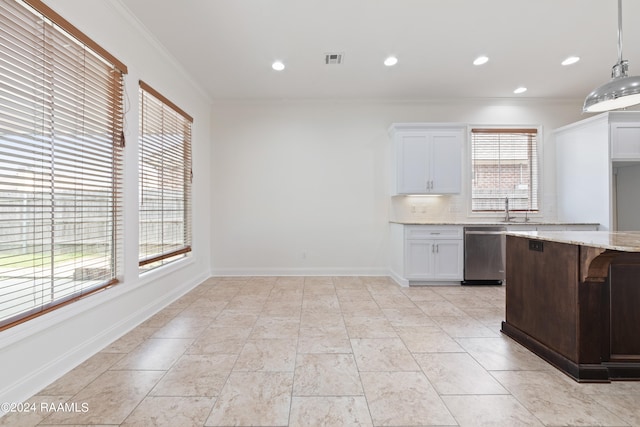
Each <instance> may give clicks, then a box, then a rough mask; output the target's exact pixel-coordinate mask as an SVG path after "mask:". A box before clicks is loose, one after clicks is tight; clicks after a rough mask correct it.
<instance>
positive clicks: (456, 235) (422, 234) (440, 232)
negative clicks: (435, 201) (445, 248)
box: [405, 225, 462, 240]
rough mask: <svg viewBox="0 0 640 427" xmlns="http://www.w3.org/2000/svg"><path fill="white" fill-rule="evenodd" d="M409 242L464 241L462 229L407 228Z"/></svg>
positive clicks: (418, 226) (417, 226) (416, 226)
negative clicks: (428, 240) (425, 240)
mask: <svg viewBox="0 0 640 427" xmlns="http://www.w3.org/2000/svg"><path fill="white" fill-rule="evenodd" d="M405 233H406V238H407V239H408V240H420V239H430V240H433V239H462V227H432V226H420V225H415V226H407V228H406V230H405Z"/></svg>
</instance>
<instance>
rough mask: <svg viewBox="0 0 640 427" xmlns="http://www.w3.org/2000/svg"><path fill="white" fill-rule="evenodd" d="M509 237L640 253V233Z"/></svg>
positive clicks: (553, 233) (550, 233) (514, 233)
mask: <svg viewBox="0 0 640 427" xmlns="http://www.w3.org/2000/svg"><path fill="white" fill-rule="evenodd" d="M506 234H507V235H508V236H518V237H526V238H529V239H536V240H548V241H551V242H558V243H569V244H572V245H582V246H591V247H594V248H601V249H610V250H614V251H623V252H640V231H507V232H506Z"/></svg>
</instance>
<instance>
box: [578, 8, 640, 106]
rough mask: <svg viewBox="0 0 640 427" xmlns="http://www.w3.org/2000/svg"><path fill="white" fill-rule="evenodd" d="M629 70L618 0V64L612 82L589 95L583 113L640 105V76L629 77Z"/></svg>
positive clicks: (613, 70)
mask: <svg viewBox="0 0 640 427" xmlns="http://www.w3.org/2000/svg"><path fill="white" fill-rule="evenodd" d="M628 68H629V64H628V61H626V60H623V59H622V0H618V63H617V64H616V65H614V66H613V68H612V69H611V80H609V81H608V82H607V83H605V84H603V85H602V86H600V87H597V88H596V89H594V90H593V92H591V93H590V94H589V95H587V98H586V99H585V100H584V107H583V108H582V111H583V112H586V113H598V112H602V111H609V110H615V109H617V108H624V107H629V106H631V105H635V104H639V103H640V76H627V70H628Z"/></svg>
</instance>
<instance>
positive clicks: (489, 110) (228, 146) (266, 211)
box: [211, 100, 582, 275]
mask: <svg viewBox="0 0 640 427" xmlns="http://www.w3.org/2000/svg"><path fill="white" fill-rule="evenodd" d="M581 115H582V113H581V101H575V102H553V101H551V102H546V103H542V102H538V101H526V100H518V101H507V100H467V101H460V102H436V101H433V102H417V101H404V102H402V101H398V102H384V101H286V100H283V101H273V102H267V101H264V102H258V101H256V102H225V103H216V104H214V106H213V111H212V116H211V123H212V129H213V131H212V137H213V146H212V151H211V154H212V161H211V168H212V171H211V173H212V186H211V195H212V215H211V242H212V268H213V270H212V271H213V273H214V274H220V275H227V274H228V275H236V274H240V275H242V274H247V275H256V274H387V272H388V268H389V254H388V247H389V245H388V230H389V226H388V221H389V219H390V217H397V216H403V218H401V219H428V218H433V219H442V218H447V219H452V220H461V219H466V218H467V217H468V214H467V205H466V203H467V202H466V200H467V199H468V195H467V194H468V189H465V191H464V193H463V194H461V195H460V196H445V197H441V198H431V199H429V200H428V199H426V198H420V199H418V200H413V201H412V199H411V198H407V197H400V198H394V199H393V201H391V199H390V197H389V194H390V193H389V184H388V183H389V179H388V174H389V167H388V161H389V155H390V151H389V148H390V140H389V136H388V134H387V130H388V128H389V126H390V125H391V124H392V123H394V122H463V123H469V124H472V125H527V126H531V125H534V126H538V125H541V126H542V130H543V136H542V137H543V150H542V156H543V161H542V168H543V171H542V177H543V184H542V188H543V192H544V193H543V200H542V204H543V213H544V215H545V216H546V217H547V218H552V219H553V218H554V216H555V209H554V207H555V190H554V187H555V185H554V180H555V157H554V152H555V150H554V149H553V146H552V145H551V144H552V141H551V131H552V130H553V129H554V128H557V127H560V126H563V125H566V124H568V123H571V122H574V121H576V120H579V119H580V118H581ZM465 173H466V170H465ZM390 201H391V202H390ZM412 203H418V204H423V205H429V206H427V208H426V209H425V212H424V213H421V212H417V213H415V214H412V213H411V212H410V211H409V210H408V207H409V205H410V204H412Z"/></svg>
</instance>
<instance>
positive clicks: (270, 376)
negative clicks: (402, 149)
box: [0, 277, 640, 427]
mask: <svg viewBox="0 0 640 427" xmlns="http://www.w3.org/2000/svg"><path fill="white" fill-rule="evenodd" d="M504 298H505V296H504V288H503V287H459V286H455V287H452V286H448V287H420V288H401V287H399V286H397V285H395V284H394V283H392V282H391V281H390V280H389V279H387V278H380V277H375V278H371V277H280V278H275V277H253V278H242V279H239V278H213V279H209V280H207V281H206V282H205V283H203V284H201V285H200V286H199V287H197V288H196V289H195V290H193V291H192V292H190V293H189V294H187V295H185V296H184V297H182V298H181V299H180V300H178V301H176V302H175V303H173V304H171V305H170V306H169V307H167V308H166V309H164V310H162V311H161V312H159V313H158V314H156V315H155V316H153V317H152V318H151V319H149V320H148V321H146V322H144V323H143V324H142V325H140V326H139V327H137V328H136V329H135V330H133V331H132V332H130V333H129V334H127V335H126V336H124V337H122V338H121V339H119V340H118V341H116V342H114V343H113V344H112V345H110V346H109V347H107V348H105V349H103V350H102V351H101V352H99V353H98V354H96V355H95V356H93V357H92V358H90V359H89V360H87V361H86V362H85V363H83V364H82V365H80V366H79V367H77V368H76V369H74V370H73V371H71V372H69V373H68V374H66V375H64V376H63V377H62V378H60V379H59V380H57V381H56V382H54V383H53V384H51V385H49V386H48V387H46V388H45V389H44V390H42V391H41V392H40V393H38V394H37V395H36V396H33V397H32V398H31V399H30V402H37V403H38V405H40V403H41V402H51V403H56V404H59V403H60V402H67V403H70V404H76V405H77V406H78V407H79V408H80V410H78V411H67V412H64V411H59V412H55V411H41V412H35V413H30V414H23V415H17V414H9V415H7V416H5V417H3V418H0V425H8V426H34V425H39V426H53V425H123V426H154V425H158V426H172V427H179V426H188V427H190V426H237V425H252V426H284V425H291V426H305V427H309V426H311V427H312V426H348V425H364V426H367V425H369V426H371V425H375V426H457V425H459V426H500V427H502V426H504V427H511V426H542V425H547V426H632V425H635V426H640V382H616V383H612V384H577V383H575V382H574V381H573V380H571V379H569V378H567V377H566V376H564V375H563V374H561V373H559V372H558V371H557V370H555V369H554V368H552V367H550V366H549V365H548V364H546V363H545V362H543V361H542V360H540V359H539V358H538V357H536V356H535V355H533V354H532V353H530V352H529V351H527V350H526V349H524V348H523V347H521V346H519V345H518V344H516V343H514V342H513V341H511V340H510V339H508V338H506V337H504V336H502V335H501V334H500V332H499V331H500V322H501V320H502V319H503V313H504ZM83 404H84V405H86V406H85V408H86V409H87V410H86V411H83V410H82V408H83V406H82V405H83Z"/></svg>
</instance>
